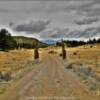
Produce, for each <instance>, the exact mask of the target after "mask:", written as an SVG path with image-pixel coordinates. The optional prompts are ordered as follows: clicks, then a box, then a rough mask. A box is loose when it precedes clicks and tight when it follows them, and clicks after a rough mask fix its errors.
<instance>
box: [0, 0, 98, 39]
mask: <svg viewBox="0 0 100 100" xmlns="http://www.w3.org/2000/svg"><path fill="white" fill-rule="evenodd" d="M3 27H6V28H7V29H8V30H9V31H10V32H11V33H12V35H23V36H29V37H36V38H39V39H47V38H52V39H56V38H90V37H100V0H0V28H3Z"/></svg>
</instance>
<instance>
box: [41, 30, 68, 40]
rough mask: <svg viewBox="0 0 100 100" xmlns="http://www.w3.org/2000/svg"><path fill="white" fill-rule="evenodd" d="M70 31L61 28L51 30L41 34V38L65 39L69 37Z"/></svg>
mask: <svg viewBox="0 0 100 100" xmlns="http://www.w3.org/2000/svg"><path fill="white" fill-rule="evenodd" d="M68 31H69V29H68V28H65V29H61V28H56V29H50V30H44V31H43V32H42V33H40V36H41V37H43V38H53V39H56V38H65V37H66V36H67V34H66V33H67V32H68Z"/></svg>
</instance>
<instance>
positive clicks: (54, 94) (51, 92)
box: [0, 52, 100, 100]
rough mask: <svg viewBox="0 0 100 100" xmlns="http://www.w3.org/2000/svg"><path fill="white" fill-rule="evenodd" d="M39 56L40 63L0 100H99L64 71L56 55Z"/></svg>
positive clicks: (67, 71) (42, 54)
mask: <svg viewBox="0 0 100 100" xmlns="http://www.w3.org/2000/svg"><path fill="white" fill-rule="evenodd" d="M41 56H42V61H41V63H40V64H37V65H34V66H33V69H32V70H31V71H29V72H28V73H26V75H25V76H24V77H22V78H21V79H19V80H18V81H17V82H16V83H15V84H14V85H12V86H11V87H9V88H8V90H7V91H6V92H5V94H3V95H2V96H1V97H0V100H100V99H99V98H98V97H96V95H95V94H93V93H92V92H90V91H88V90H87V89H86V87H85V86H84V85H83V84H81V83H80V81H79V80H78V79H77V77H76V76H75V75H74V74H73V73H72V72H70V71H69V70H68V69H65V66H64V65H63V63H62V60H61V59H60V58H59V57H58V56H57V55H53V54H48V53H47V52H42V53H41Z"/></svg>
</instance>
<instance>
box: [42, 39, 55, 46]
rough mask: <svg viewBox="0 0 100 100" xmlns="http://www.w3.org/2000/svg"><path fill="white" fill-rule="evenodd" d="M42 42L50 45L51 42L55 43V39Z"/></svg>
mask: <svg viewBox="0 0 100 100" xmlns="http://www.w3.org/2000/svg"><path fill="white" fill-rule="evenodd" d="M43 43H46V44H49V45H52V44H56V41H55V40H51V39H48V40H43Z"/></svg>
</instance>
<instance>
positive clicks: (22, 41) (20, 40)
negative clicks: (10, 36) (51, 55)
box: [14, 36, 47, 47]
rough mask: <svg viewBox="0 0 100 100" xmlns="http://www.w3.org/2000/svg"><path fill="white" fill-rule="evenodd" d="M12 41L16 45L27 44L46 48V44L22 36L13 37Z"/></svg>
mask: <svg viewBox="0 0 100 100" xmlns="http://www.w3.org/2000/svg"><path fill="white" fill-rule="evenodd" d="M14 39H15V40H16V42H17V44H29V45H33V47H34V46H38V47H46V46H47V44H46V43H43V42H41V41H39V40H37V39H35V38H29V37H24V36H14Z"/></svg>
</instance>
